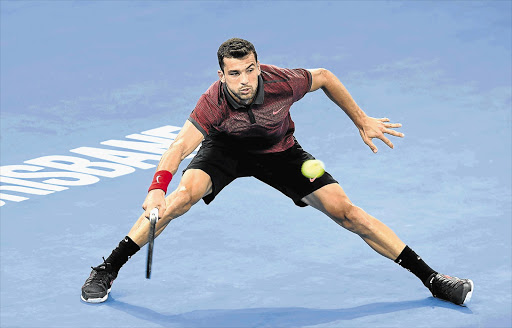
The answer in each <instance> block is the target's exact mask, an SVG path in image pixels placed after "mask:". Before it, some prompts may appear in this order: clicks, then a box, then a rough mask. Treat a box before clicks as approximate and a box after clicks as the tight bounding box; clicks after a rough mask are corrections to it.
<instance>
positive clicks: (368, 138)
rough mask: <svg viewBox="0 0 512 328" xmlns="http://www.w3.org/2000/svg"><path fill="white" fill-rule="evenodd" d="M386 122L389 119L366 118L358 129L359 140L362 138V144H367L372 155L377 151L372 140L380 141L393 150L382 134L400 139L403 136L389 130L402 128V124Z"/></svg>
mask: <svg viewBox="0 0 512 328" xmlns="http://www.w3.org/2000/svg"><path fill="white" fill-rule="evenodd" d="M387 122H389V118H374V117H366V118H365V119H364V121H363V124H362V126H361V127H359V134H360V135H361V138H363V141H364V143H365V144H367V145H368V147H370V149H371V150H372V151H373V152H374V153H376V152H377V151H378V149H377V147H376V146H375V145H374V144H373V142H372V139H373V138H377V139H380V140H382V141H383V142H384V143H385V144H386V145H388V146H389V148H393V143H392V142H391V141H390V140H389V139H388V138H386V136H385V135H384V133H387V134H390V135H392V136H395V137H401V138H403V136H404V134H403V133H400V132H397V131H395V130H392V129H391V128H400V127H402V124H400V123H387Z"/></svg>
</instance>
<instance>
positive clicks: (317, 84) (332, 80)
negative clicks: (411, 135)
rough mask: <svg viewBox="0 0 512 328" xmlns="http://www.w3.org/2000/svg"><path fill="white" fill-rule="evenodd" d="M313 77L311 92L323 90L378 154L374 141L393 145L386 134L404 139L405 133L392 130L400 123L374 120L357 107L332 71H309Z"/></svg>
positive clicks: (320, 69)
mask: <svg viewBox="0 0 512 328" xmlns="http://www.w3.org/2000/svg"><path fill="white" fill-rule="evenodd" d="M309 72H311V76H312V82H311V88H310V90H309V91H310V92H312V91H316V90H318V89H322V90H323V91H324V92H325V94H326V95H327V97H329V99H331V100H332V101H333V102H334V103H335V104H336V105H338V107H340V108H341V109H342V110H343V111H344V112H345V113H346V114H347V115H348V117H350V119H351V120H352V122H354V124H355V125H356V127H357V128H358V130H359V133H360V134H361V138H362V139H363V141H364V143H365V144H367V145H368V146H369V147H370V149H371V150H372V151H373V152H374V153H376V152H377V147H376V146H375V145H374V144H373V142H372V139H373V138H378V139H380V140H382V141H383V142H384V143H385V144H386V145H388V146H389V147H390V148H393V143H391V141H390V140H389V139H388V138H386V137H385V136H384V133H387V134H390V135H393V136H395V137H403V136H404V135H403V133H399V132H396V131H394V130H391V128H399V127H401V126H402V125H401V124H399V123H387V122H389V119H388V118H379V119H377V118H373V117H369V116H368V115H366V114H365V112H364V111H363V110H362V109H361V108H360V107H359V106H358V105H357V103H356V102H355V101H354V99H353V98H352V96H351V95H350V93H349V92H348V90H347V89H346V88H345V86H344V85H343V84H342V83H341V81H340V80H339V79H338V78H337V77H336V76H335V75H334V74H333V73H331V72H330V71H328V70H326V69H324V68H316V69H311V70H309Z"/></svg>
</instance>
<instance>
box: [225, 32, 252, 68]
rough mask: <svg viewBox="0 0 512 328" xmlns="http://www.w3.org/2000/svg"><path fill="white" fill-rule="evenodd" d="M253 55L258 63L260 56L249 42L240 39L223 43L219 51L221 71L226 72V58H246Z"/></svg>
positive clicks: (232, 39)
mask: <svg viewBox="0 0 512 328" xmlns="http://www.w3.org/2000/svg"><path fill="white" fill-rule="evenodd" d="M251 53H253V54H254V58H255V59H256V61H258V54H257V53H256V49H255V48H254V45H253V44H252V43H250V42H249V41H247V40H244V39H239V38H231V39H229V40H227V41H225V42H224V43H222V44H221V45H220V47H219V50H218V51H217V58H218V59H219V66H220V69H221V70H222V71H223V72H224V58H244V57H245V56H247V55H250V54H251Z"/></svg>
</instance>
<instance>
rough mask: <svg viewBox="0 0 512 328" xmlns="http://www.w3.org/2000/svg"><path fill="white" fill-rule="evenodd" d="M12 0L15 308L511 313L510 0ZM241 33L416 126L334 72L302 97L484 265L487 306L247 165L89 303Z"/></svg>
mask: <svg viewBox="0 0 512 328" xmlns="http://www.w3.org/2000/svg"><path fill="white" fill-rule="evenodd" d="M0 4H1V120H0V124H1V139H0V142H1V144H0V145H1V157H0V160H1V165H2V169H1V170H2V171H1V172H0V173H1V179H2V180H1V182H0V183H1V187H0V188H1V193H2V196H1V197H0V200H1V201H2V204H3V206H1V207H0V214H1V220H0V223H1V232H0V237H1V241H0V242H1V244H0V245H1V264H0V265H1V276H0V287H1V288H0V289H1V291H0V301H1V302H0V311H1V313H0V326H1V327H510V326H512V321H511V320H512V315H511V308H512V299H511V294H512V279H511V277H512V264H511V234H512V231H511V223H510V222H511V175H510V174H511V173H510V172H511V73H510V72H511V61H510V58H511V41H510V40H511V3H510V2H508V1H489V2H475V1H453V2H451V1H446V2H414V3H406V2H381V1H377V2H372V1H365V2H360V3H358V2H349V1H343V2H276V3H271V2H248V3H245V2H244V3H237V2H191V3H185V2H122V1H112V2H84V1H54V2H39V1H29V2H21V1H16V2H9V1H1V2H0ZM233 36H238V37H242V38H246V39H248V40H251V41H252V42H253V43H254V45H255V46H256V49H257V51H258V59H259V60H260V61H261V62H262V63H267V64H274V65H277V66H281V67H291V68H294V67H304V68H316V67H325V68H327V69H329V70H331V71H332V72H333V73H335V74H336V75H337V76H338V77H339V78H340V80H341V81H342V82H343V83H344V84H345V85H346V87H347V88H348V90H349V91H350V92H351V94H352V96H353V97H354V98H355V100H356V101H357V102H358V104H359V105H360V106H361V107H362V108H363V109H364V110H365V111H366V113H367V114H368V115H370V116H374V117H389V118H390V119H391V120H392V121H393V122H400V123H402V124H403V128H402V129H400V131H401V132H403V133H405V138H404V139H396V138H395V139H393V140H392V141H393V142H394V145H395V149H393V150H392V149H389V148H387V147H386V146H385V145H384V144H383V143H382V142H380V141H376V145H377V146H378V147H379V152H378V153H377V154H373V153H372V152H371V151H370V150H369V148H368V147H367V146H366V145H364V143H363V142H362V141H361V139H360V137H359V134H358V131H357V129H356V128H355V127H354V125H353V124H352V122H351V121H350V119H348V117H347V116H346V115H345V114H344V113H343V112H342V111H341V110H340V109H339V108H337V107H336V106H335V105H334V104H333V103H332V102H331V101H330V100H329V99H328V98H327V97H326V96H325V95H324V94H323V93H322V92H321V91H317V92H315V93H312V94H308V95H306V96H305V97H304V99H302V100H301V101H299V102H298V103H296V104H295V105H294V106H293V107H292V110H291V113H292V118H293V119H294V121H295V123H296V127H297V130H296V137H297V138H298V140H299V141H300V143H301V144H302V146H303V147H304V148H305V149H306V150H307V151H309V152H310V153H312V154H313V155H314V156H316V157H317V158H319V159H321V160H322V161H324V163H325V165H326V167H327V170H328V171H329V172H330V173H331V174H332V175H333V176H334V177H335V178H336V179H337V180H338V181H339V182H340V184H341V185H342V186H343V188H344V189H345V191H346V192H347V194H348V195H349V197H350V198H351V200H352V202H353V203H355V204H356V205H358V206H360V207H362V208H363V209H365V210H366V211H367V212H369V213H370V214H372V215H374V216H375V217H377V218H379V219H380V220H381V221H383V222H385V223H386V224H387V225H389V226H390V227H391V228H392V229H394V231H395V232H396V233H397V234H398V235H399V236H400V237H401V238H402V239H403V240H404V241H405V242H406V243H407V244H408V245H410V246H411V247H412V248H413V249H414V250H415V251H416V252H417V253H418V254H420V255H421V256H422V257H423V258H424V259H425V260H426V262H427V263H429V264H430V265H431V266H432V267H433V268H434V269H435V270H438V271H440V272H443V273H446V274H450V275H454V276H458V277H461V278H466V277H467V278H471V279H473V281H474V282H475V292H474V295H473V299H472V301H471V302H470V303H469V305H468V306H467V307H459V306H455V305H452V304H449V303H446V302H443V301H440V300H437V299H434V298H432V297H431V295H430V293H429V292H428V290H427V289H426V288H425V287H423V285H422V284H421V283H420V281H419V280H418V279H417V278H416V277H414V276H413V275H412V274H410V273H409V272H407V271H406V270H404V269H403V268H401V267H399V266H398V265H396V264H395V263H393V262H392V261H389V260H387V259H385V258H382V257H380V256H378V255H377V254H376V253H374V252H373V251H372V250H371V249H370V248H369V247H367V246H366V244H365V243H364V242H363V241H362V240H361V239H360V238H359V237H357V236H356V235H353V234H351V233H349V232H348V231H346V230H344V229H342V228H341V227H339V226H338V225H336V224H335V223H334V222H332V221H330V219H328V218H327V217H325V216H324V215H322V214H321V213H319V212H317V211H315V210H314V209H312V208H298V207H296V206H294V204H293V203H292V202H291V201H290V200H288V199H287V198H286V197H285V196H283V195H281V194H280V193H279V192H277V191H275V190H273V189H271V188H270V187H267V186H266V185H263V184H261V183H259V182H258V181H256V180H254V179H248V178H245V179H240V180H237V181H235V182H234V183H233V184H232V185H230V186H228V187H227V188H226V189H225V190H224V191H223V192H222V193H221V194H220V195H219V196H218V198H217V199H216V200H215V201H214V202H213V203H212V204H210V205H208V206H206V205H204V203H202V202H200V203H198V204H197V205H196V206H195V207H193V208H192V210H191V211H190V212H189V213H187V214H186V215H184V216H183V217H181V218H179V219H177V220H175V221H173V222H172V223H171V224H170V225H169V227H168V228H167V229H166V231H165V232H164V233H163V234H162V235H161V236H160V237H159V238H158V239H157V240H156V241H155V254H154V260H153V274H152V279H150V280H146V279H145V261H146V248H143V249H142V250H141V251H140V252H139V253H138V254H136V256H134V257H133V258H132V259H131V260H130V261H129V262H128V263H127V264H126V265H125V266H124V267H123V268H122V269H121V271H120V275H119V277H118V278H117V279H116V281H115V283H114V285H113V289H112V293H111V298H110V299H109V300H108V301H107V302H105V303H103V304H98V305H91V304H86V303H83V302H81V301H80V287H81V286H82V284H83V283H84V281H85V279H86V278H87V277H88V275H89V272H90V267H91V266H93V265H98V264H99V263H100V262H101V257H102V256H105V257H107V256H108V255H109V254H110V251H111V250H112V249H113V248H114V247H115V246H116V245H117V243H118V242H119V241H120V240H121V239H122V238H123V237H124V236H125V235H126V233H127V232H128V230H129V229H130V227H131V225H132V224H133V222H134V221H135V219H136V218H137V217H138V216H139V215H140V213H141V204H142V202H143V200H144V197H145V195H146V191H147V187H148V186H149V184H150V182H151V179H152V176H153V173H154V169H155V165H156V164H157V163H158V159H159V156H160V154H161V152H160V154H159V151H162V149H164V148H165V146H166V140H167V145H168V143H169V142H171V141H172V138H173V136H175V133H177V131H178V130H179V128H180V127H181V126H182V125H183V123H184V122H185V120H186V119H187V117H188V115H189V113H190V112H191V110H192V109H193V108H194V105H195V103H196V102H197V100H198V98H199V96H200V95H201V94H202V92H204V91H205V90H206V89H207V88H208V86H209V85H210V84H211V83H213V82H214V81H215V80H216V79H217V69H218V64H217V59H216V51H217V48H218V46H219V45H220V43H222V42H223V41H225V40H226V39H228V38H230V37H233ZM155 138H156V139H155ZM158 138H159V139H158ZM155 140H158V141H159V142H156V141H155ZM143 142H146V145H147V144H148V143H149V144H151V146H148V147H147V148H146V147H143V148H142V149H138V148H140V143H143ZM143 146H144V145H143ZM137 147H138V148H137ZM62 156H66V157H62ZM109 156H110V157H109ZM189 161H190V159H187V160H185V161H184V162H183V163H182V166H181V168H184V167H185V165H186V164H187V163H188V162H189ZM90 162H96V163H95V164H91V163H90ZM180 176H181V173H179V174H177V176H176V177H175V178H174V180H173V182H172V183H171V186H170V188H171V189H172V188H175V187H176V186H177V184H178V181H179V178H180ZM51 179H53V180H51ZM48 180H51V181H48ZM52 182H53V183H52ZM41 183H44V184H41ZM45 188H46V189H45Z"/></svg>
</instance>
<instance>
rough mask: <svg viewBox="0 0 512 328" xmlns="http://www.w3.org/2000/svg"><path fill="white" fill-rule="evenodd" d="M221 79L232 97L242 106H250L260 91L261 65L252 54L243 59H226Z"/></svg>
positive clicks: (220, 72)
mask: <svg viewBox="0 0 512 328" xmlns="http://www.w3.org/2000/svg"><path fill="white" fill-rule="evenodd" d="M218 73H219V78H220V80H221V82H222V83H226V86H227V87H228V91H229V93H230V94H231V96H232V97H233V98H234V99H235V100H236V101H237V102H238V103H240V104H242V105H248V104H250V103H251V102H252V101H253V99H254V96H255V95H256V91H257V90H258V76H259V75H260V73H261V71H260V63H259V62H257V61H256V58H254V54H253V53H251V54H249V55H247V56H245V57H243V58H224V72H222V71H219V72H218Z"/></svg>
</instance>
